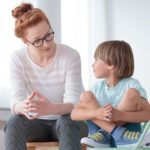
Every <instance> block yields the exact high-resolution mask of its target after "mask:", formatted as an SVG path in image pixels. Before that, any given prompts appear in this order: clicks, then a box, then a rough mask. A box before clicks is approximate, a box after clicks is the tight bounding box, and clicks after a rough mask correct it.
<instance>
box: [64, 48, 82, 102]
mask: <svg viewBox="0 0 150 150" xmlns="http://www.w3.org/2000/svg"><path fill="white" fill-rule="evenodd" d="M69 57H70V59H69V62H68V63H67V71H66V78H65V93H64V99H63V101H64V103H67V102H71V103H73V104H74V105H75V104H77V102H78V101H79V97H80V94H81V92H82V91H84V88H83V85H82V79H81V60H80V56H79V54H78V52H77V51H75V50H74V52H73V54H72V55H71V56H69Z"/></svg>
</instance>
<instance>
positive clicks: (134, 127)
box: [86, 120, 141, 135]
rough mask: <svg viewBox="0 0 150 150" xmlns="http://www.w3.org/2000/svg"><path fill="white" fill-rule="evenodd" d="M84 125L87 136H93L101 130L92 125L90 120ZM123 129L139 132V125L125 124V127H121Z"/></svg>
mask: <svg viewBox="0 0 150 150" xmlns="http://www.w3.org/2000/svg"><path fill="white" fill-rule="evenodd" d="M86 124H87V126H88V131H89V135H91V134H94V133H96V132H98V130H100V129H101V127H99V126H98V125H96V124H95V123H93V122H92V121H91V120H87V121H86ZM123 127H124V128H126V129H128V130H129V131H141V125H140V123H126V124H125V125H123Z"/></svg>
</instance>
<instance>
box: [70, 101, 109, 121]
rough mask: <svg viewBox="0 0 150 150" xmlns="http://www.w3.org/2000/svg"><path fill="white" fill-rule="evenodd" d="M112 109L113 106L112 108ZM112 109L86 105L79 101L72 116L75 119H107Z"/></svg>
mask: <svg viewBox="0 0 150 150" xmlns="http://www.w3.org/2000/svg"><path fill="white" fill-rule="evenodd" d="M110 109H111V108H110ZM109 114H110V111H108V110H106V108H105V107H97V108H90V109H89V107H86V105H82V104H81V103H79V104H78V105H76V106H75V108H74V109H73V110H72V112H71V118H72V119H73V120H92V119H98V120H107V117H108V116H109Z"/></svg>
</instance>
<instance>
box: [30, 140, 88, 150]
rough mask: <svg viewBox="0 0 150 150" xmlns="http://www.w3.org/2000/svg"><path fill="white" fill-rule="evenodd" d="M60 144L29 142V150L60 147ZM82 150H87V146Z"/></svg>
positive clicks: (82, 147) (83, 146)
mask: <svg viewBox="0 0 150 150" xmlns="http://www.w3.org/2000/svg"><path fill="white" fill-rule="evenodd" d="M58 146H59V142H58V141H57V142H28V143H27V150H36V147H43V148H44V147H45V148H46V147H47V148H48V147H58ZM81 150H86V145H82V146H81Z"/></svg>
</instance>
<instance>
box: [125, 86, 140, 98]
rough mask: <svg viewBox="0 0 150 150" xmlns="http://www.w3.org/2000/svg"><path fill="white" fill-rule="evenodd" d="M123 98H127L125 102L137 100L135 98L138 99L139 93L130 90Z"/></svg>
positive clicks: (132, 89)
mask: <svg viewBox="0 0 150 150" xmlns="http://www.w3.org/2000/svg"><path fill="white" fill-rule="evenodd" d="M125 96H126V97H127V100H131V99H133V100H137V98H138V99H139V98H140V93H139V91H138V90H136V89H134V88H131V89H129V90H128V91H127V92H126V93H125Z"/></svg>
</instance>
